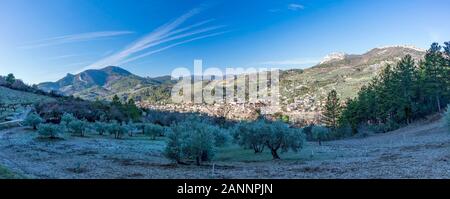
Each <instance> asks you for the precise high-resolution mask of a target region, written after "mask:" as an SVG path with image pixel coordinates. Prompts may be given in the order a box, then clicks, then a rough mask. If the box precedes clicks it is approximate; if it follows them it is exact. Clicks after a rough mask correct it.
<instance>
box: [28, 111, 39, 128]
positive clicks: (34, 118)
mask: <svg viewBox="0 0 450 199" xmlns="http://www.w3.org/2000/svg"><path fill="white" fill-rule="evenodd" d="M42 122H43V120H42V118H41V117H40V116H39V115H38V114H36V113H31V114H29V115H28V116H27V118H25V125H28V126H31V127H33V129H34V130H36V129H37V126H38V125H39V124H40V123H42Z"/></svg>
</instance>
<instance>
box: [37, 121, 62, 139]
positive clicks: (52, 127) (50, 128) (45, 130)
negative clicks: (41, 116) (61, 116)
mask: <svg viewBox="0 0 450 199" xmlns="http://www.w3.org/2000/svg"><path fill="white" fill-rule="evenodd" d="M60 131H61V128H60V126H59V125H57V124H40V125H39V128H38V134H39V137H40V138H49V139H58V138H61V137H60V133H59V132H60Z"/></svg>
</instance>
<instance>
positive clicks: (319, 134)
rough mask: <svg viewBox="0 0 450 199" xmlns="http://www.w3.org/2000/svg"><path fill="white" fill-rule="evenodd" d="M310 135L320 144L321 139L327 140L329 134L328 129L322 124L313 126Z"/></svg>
mask: <svg viewBox="0 0 450 199" xmlns="http://www.w3.org/2000/svg"><path fill="white" fill-rule="evenodd" d="M311 133H312V137H313V139H314V140H316V141H318V142H319V145H322V141H325V140H328V139H329V136H330V130H329V129H328V128H326V127H323V126H314V127H312V129H311Z"/></svg>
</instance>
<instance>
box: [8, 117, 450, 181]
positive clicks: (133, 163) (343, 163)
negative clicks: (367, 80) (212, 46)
mask: <svg viewBox="0 0 450 199" xmlns="http://www.w3.org/2000/svg"><path fill="white" fill-rule="evenodd" d="M36 136H37V133H36V132H35V131H31V130H30V129H28V128H24V127H19V128H11V129H5V130H0V157H1V158H0V165H3V166H6V165H8V167H9V170H6V169H4V168H2V169H1V170H0V171H1V172H0V173H1V176H2V177H3V178H21V176H25V177H26V178H43V179H54V178H56V179H60V178H63V179H86V178H94V179H97V178H101V179H104V178H107V179H116V178H120V179H122V178H125V179H128V178H132V179H135V178H137V179H147V178H158V179H160V178H164V179H166V178H169V179H177V178H182V179H196V178H203V179H204V178H207V179H210V178H214V179H217V178H277V179H283V178H325V179H328V178H450V165H449V164H448V161H450V144H449V143H450V136H449V134H448V132H447V128H446V127H444V126H443V125H442V123H441V122H431V123H429V122H425V123H418V124H414V125H411V126H408V127H405V128H402V129H399V130H397V131H394V132H389V133H385V134H377V135H372V136H370V137H366V138H352V139H345V140H338V141H331V142H324V143H323V145H322V146H319V145H318V144H317V143H315V142H308V143H307V145H306V146H305V148H303V149H302V150H301V151H300V152H299V153H295V152H287V153H280V156H281V158H282V159H281V160H272V157H271V154H270V152H269V151H268V150H267V149H266V150H265V151H264V153H261V154H254V153H253V151H252V150H246V149H242V148H241V147H239V146H236V145H234V144H232V145H229V146H227V147H224V148H219V149H217V151H216V156H215V158H214V160H213V161H211V162H205V163H204V164H203V165H202V166H196V165H194V164H192V165H176V164H174V162H173V161H170V160H168V159H167V158H165V157H164V148H165V145H166V140H165V138H158V139H156V140H150V139H149V138H148V137H147V136H143V135H141V134H137V135H134V136H133V137H128V136H127V137H125V138H124V139H121V140H116V139H114V138H113V137H112V136H108V135H104V136H100V135H96V134H92V133H90V134H88V135H87V137H78V136H71V135H69V134H65V136H64V139H62V140H42V139H37V138H36ZM10 171H14V172H16V173H17V174H14V173H12V172H10ZM19 174H20V175H19Z"/></svg>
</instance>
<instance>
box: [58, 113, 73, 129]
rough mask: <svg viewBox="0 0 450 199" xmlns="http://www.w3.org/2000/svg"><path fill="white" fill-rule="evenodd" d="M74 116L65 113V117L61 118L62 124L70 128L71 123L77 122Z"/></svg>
mask: <svg viewBox="0 0 450 199" xmlns="http://www.w3.org/2000/svg"><path fill="white" fill-rule="evenodd" d="M76 119H77V118H75V117H74V116H73V115H72V114H70V113H64V114H63V116H61V123H62V124H64V125H65V126H66V127H68V126H69V123H70V122H72V121H74V120H76Z"/></svg>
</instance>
